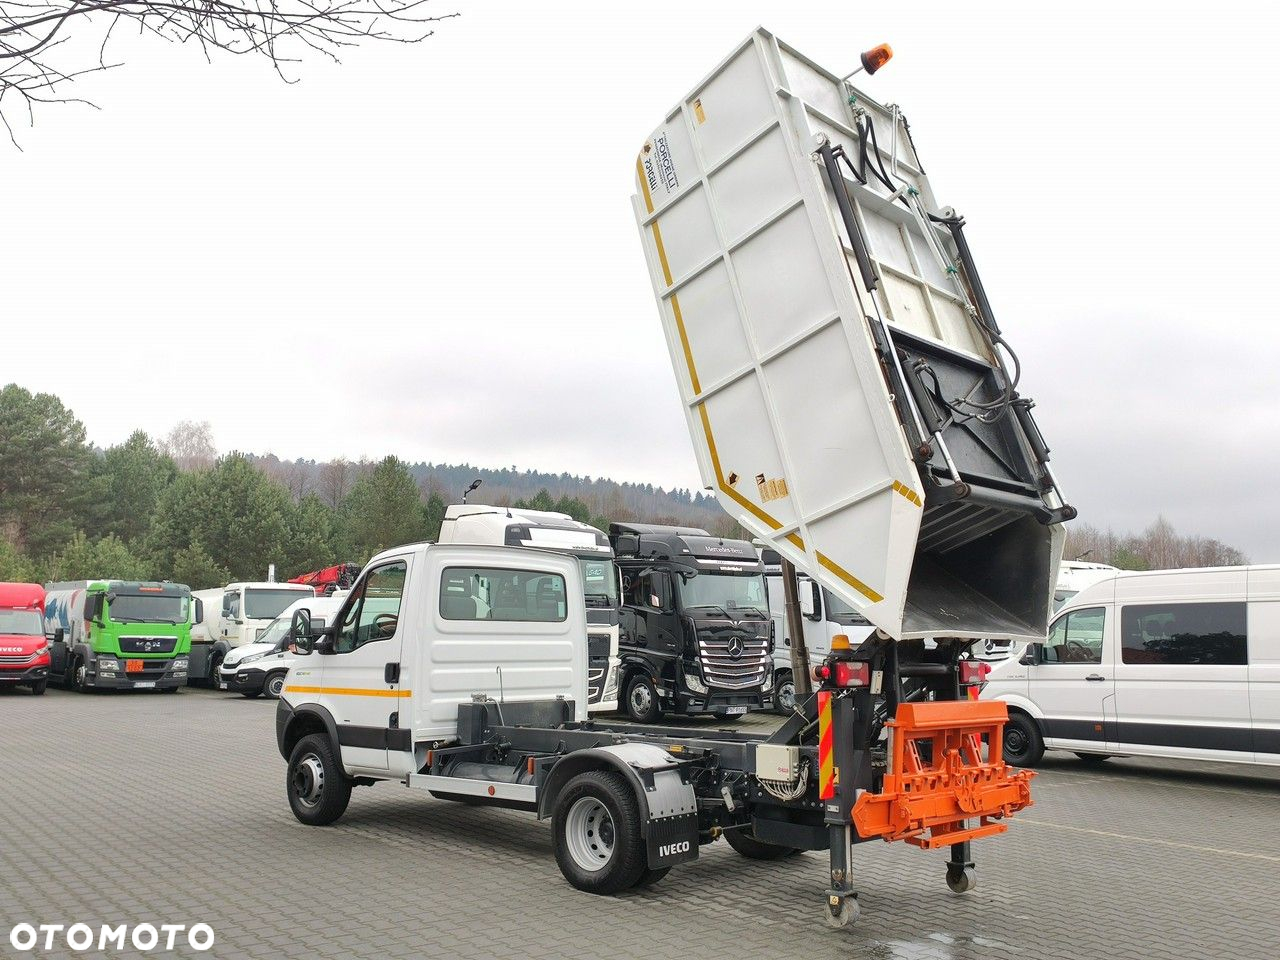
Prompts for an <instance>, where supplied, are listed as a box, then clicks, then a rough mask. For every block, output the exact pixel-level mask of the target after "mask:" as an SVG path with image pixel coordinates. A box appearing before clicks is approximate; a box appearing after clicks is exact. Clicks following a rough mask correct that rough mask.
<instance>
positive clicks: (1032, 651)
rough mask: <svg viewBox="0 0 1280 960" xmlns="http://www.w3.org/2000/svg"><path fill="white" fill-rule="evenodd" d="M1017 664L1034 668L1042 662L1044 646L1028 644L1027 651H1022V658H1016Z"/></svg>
mask: <svg viewBox="0 0 1280 960" xmlns="http://www.w3.org/2000/svg"><path fill="white" fill-rule="evenodd" d="M1018 662H1019V663H1020V664H1022V665H1023V666H1024V667H1034V666H1035V665H1036V664H1037V663H1043V662H1044V644H1042V643H1028V644H1027V649H1025V650H1023V651H1022V656H1021V657H1019V658H1018Z"/></svg>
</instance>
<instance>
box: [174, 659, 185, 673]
mask: <svg viewBox="0 0 1280 960" xmlns="http://www.w3.org/2000/svg"><path fill="white" fill-rule="evenodd" d="M187 663H188V660H187V658H186V657H178V658H177V659H176V660H174V661H173V669H174V670H185V669H187Z"/></svg>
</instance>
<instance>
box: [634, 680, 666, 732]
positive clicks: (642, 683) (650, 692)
mask: <svg viewBox="0 0 1280 960" xmlns="http://www.w3.org/2000/svg"><path fill="white" fill-rule="evenodd" d="M626 711H627V716H628V717H629V718H630V719H632V720H634V721H635V722H636V723H657V722H658V721H659V720H660V719H662V704H661V703H660V702H659V700H658V688H657V687H655V686H654V685H653V681H652V680H650V679H649V678H648V677H647V676H645V675H644V674H643V673H637V674H636V675H635V676H634V677H632V678H631V682H630V683H628V684H627V702H626Z"/></svg>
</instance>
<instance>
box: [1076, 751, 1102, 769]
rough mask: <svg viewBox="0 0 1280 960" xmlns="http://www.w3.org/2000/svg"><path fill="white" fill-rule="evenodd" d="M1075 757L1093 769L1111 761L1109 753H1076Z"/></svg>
mask: <svg viewBox="0 0 1280 960" xmlns="http://www.w3.org/2000/svg"><path fill="white" fill-rule="evenodd" d="M1076 756H1077V757H1079V758H1080V759H1081V760H1083V761H1084V762H1085V763H1087V764H1089V765H1090V766H1093V767H1096V766H1097V765H1098V764H1100V763H1105V762H1106V761H1108V760H1110V759H1111V754H1109V753H1077V754H1076Z"/></svg>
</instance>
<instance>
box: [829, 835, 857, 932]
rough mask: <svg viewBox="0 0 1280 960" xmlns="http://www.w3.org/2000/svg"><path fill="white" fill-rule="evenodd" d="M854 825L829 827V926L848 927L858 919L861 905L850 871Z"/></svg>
mask: <svg viewBox="0 0 1280 960" xmlns="http://www.w3.org/2000/svg"><path fill="white" fill-rule="evenodd" d="M852 829H853V828H852V827H851V826H850V825H849V824H844V825H843V826H840V825H836V824H833V825H831V826H830V827H829V828H828V831H829V833H830V846H831V889H830V890H828V891H827V907H826V910H825V912H824V916H825V917H826V921H827V926H830V927H847V926H848V925H849V924H851V923H853V922H854V921H855V920H857V919H858V914H859V913H860V912H861V907H859V906H858V895H857V894H856V893H854V890H853V882H852V877H851V876H850V872H849V862H850V859H851V858H850V853H851V848H852V841H853V837H852V835H851V834H852Z"/></svg>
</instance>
